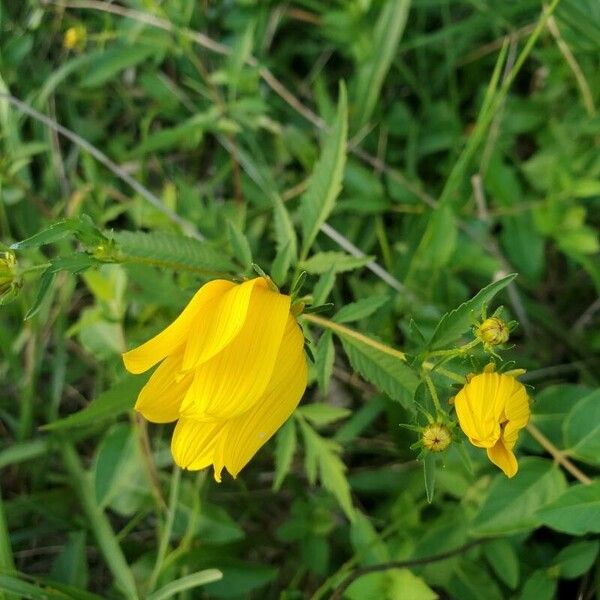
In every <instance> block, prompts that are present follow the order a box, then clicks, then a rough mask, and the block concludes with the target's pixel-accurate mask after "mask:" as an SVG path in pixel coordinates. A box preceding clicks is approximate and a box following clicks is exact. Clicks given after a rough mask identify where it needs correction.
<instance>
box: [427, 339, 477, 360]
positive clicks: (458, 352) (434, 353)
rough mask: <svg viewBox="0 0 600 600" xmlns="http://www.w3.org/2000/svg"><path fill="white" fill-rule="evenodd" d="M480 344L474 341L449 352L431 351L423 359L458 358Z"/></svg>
mask: <svg viewBox="0 0 600 600" xmlns="http://www.w3.org/2000/svg"><path fill="white" fill-rule="evenodd" d="M480 343H481V340H479V339H475V340H473V341H471V342H469V343H468V344H465V345H464V346H459V347H458V348H450V349H449V350H433V351H432V352H428V353H427V354H426V356H425V358H430V357H432V356H444V357H446V358H452V357H454V356H460V355H461V354H464V353H465V352H467V350H471V348H475V346H478V345H479V344H480Z"/></svg>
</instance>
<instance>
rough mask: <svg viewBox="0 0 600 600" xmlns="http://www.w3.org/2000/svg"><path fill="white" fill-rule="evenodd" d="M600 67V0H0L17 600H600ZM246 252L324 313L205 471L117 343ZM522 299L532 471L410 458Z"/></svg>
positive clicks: (4, 547) (2, 293) (481, 461)
mask: <svg viewBox="0 0 600 600" xmlns="http://www.w3.org/2000/svg"><path fill="white" fill-rule="evenodd" d="M71 28H72V32H71V33H70V34H69V36H71V37H72V38H73V36H75V38H77V39H76V40H75V44H74V45H73V44H71V46H72V47H70V48H67V47H66V46H65V40H66V38H65V34H66V32H67V31H68V30H70V29H71ZM599 51H600V8H599V5H598V3H597V2H596V1H595V0H554V1H552V2H548V3H547V4H546V6H545V8H544V6H543V5H542V3H541V2H539V1H538V0H521V1H519V2H494V1H492V0H414V1H413V2H410V0H407V1H404V0H398V1H396V0H381V1H379V0H378V1H375V0H335V1H333V2H316V1H314V0H297V1H295V2H283V1H277V0H269V1H264V2H263V1H256V0H243V1H242V0H238V1H231V2H210V1H209V0H202V1H201V2H198V1H196V0H162V1H158V0H144V1H142V0H127V1H123V2H121V3H120V4H117V3H106V2H94V1H88V0H77V1H75V0H69V1H64V2H63V1H62V0H56V1H54V0H48V1H41V0H28V1H27V2H12V1H10V0H0V259H2V261H3V262H2V263H1V264H0V384H1V385H0V432H1V434H2V435H1V436H0V469H1V494H0V498H1V499H0V598H7V599H10V598H34V599H37V598H52V599H54V598H81V599H93V598H115V599H116V598H129V599H133V598H140V599H141V598H149V599H154V600H158V599H161V600H162V599H166V598H171V597H172V598H180V599H192V598H256V599H263V598H266V599H271V598H273V599H276V598H281V599H286V600H293V599H296V598H298V599H299V598H313V599H315V600H316V599H317V598H328V597H331V596H332V595H333V597H342V595H343V597H345V598H350V599H354V598H355V599H363V598H383V599H386V598H387V599H390V600H392V599H404V598H410V599H411V600H421V599H423V600H424V599H428V598H435V597H436V595H437V596H438V597H442V598H451V599H453V600H459V599H460V600H471V599H472V600H478V599H479V598H483V597H485V598H491V599H496V598H497V599H502V598H517V597H518V598H522V599H524V600H544V599H548V600H551V599H552V598H571V597H573V598H575V597H578V598H585V599H592V598H597V599H600V594H599V593H598V591H597V590H598V589H600V579H599V576H598V573H599V572H600V571H599V569H598V564H599V563H598V540H597V536H598V534H599V533H600V531H599V530H598V523H599V522H600V506H599V504H598V494H597V492H598V485H599V484H598V474H599V472H600V447H599V446H598V442H597V439H598V433H599V432H598V422H599V415H598V409H597V406H598V402H597V398H598V392H597V388H598V379H599V377H598V372H599V369H598V367H599V365H600V357H599V353H600V334H599V331H600V329H599V327H598V325H599V323H600V301H599V300H598V297H599V295H600V294H599V292H600V253H599V250H600V244H599V241H598V231H599V226H600V113H599V112H598V110H599V107H600V77H599V75H598V74H599V73H600V59H599V56H600V53H599ZM15 244H16V245H15ZM11 245H14V246H13V250H11V251H10V252H12V253H14V256H15V257H16V261H17V264H16V266H14V267H13V266H12V265H9V264H8V262H7V256H9V255H5V254H4V252H9V247H10V246H11ZM10 256H12V254H11V255H10ZM253 264H255V265H258V267H259V268H260V269H263V270H264V271H265V272H266V273H269V274H270V275H271V276H272V277H273V279H274V280H275V281H276V282H277V283H278V284H279V285H280V286H281V287H282V289H283V290H284V291H289V290H290V287H291V286H292V285H293V282H294V279H295V278H296V277H297V276H298V275H299V274H300V273H301V272H302V271H305V272H306V273H307V277H306V282H305V285H304V288H303V293H306V294H312V295H313V298H314V300H315V303H316V304H324V303H333V305H334V306H333V308H332V309H330V311H329V313H325V315H324V316H323V315H320V316H319V317H311V316H310V315H307V316H306V317H305V319H304V324H305V330H306V335H307V337H308V338H309V339H310V340H311V343H310V348H311V349H312V353H313V354H314V357H315V362H314V364H312V363H311V374H310V384H309V387H308V389H307V391H306V393H305V395H304V399H303V403H302V404H301V408H300V409H298V411H297V412H296V414H295V415H294V417H293V418H292V419H290V421H289V422H288V423H287V424H286V425H285V426H284V427H283V428H282V429H281V430H280V433H279V434H278V435H277V437H276V438H275V439H274V440H273V441H271V442H269V443H268V444H267V445H266V446H265V447H264V448H263V449H262V450H261V451H260V452H259V453H258V455H257V456H256V457H255V458H254V459H253V461H252V462H251V463H250V464H249V465H248V467H247V468H245V469H244V470H243V471H242V472H241V474H240V475H239V477H238V478H237V479H236V480H235V481H234V480H232V479H231V478H228V477H225V478H224V482H223V483H222V484H216V483H214V482H213V481H212V477H211V476H210V475H209V474H208V473H206V472H201V473H198V474H194V473H190V472H180V471H179V470H177V469H176V468H175V469H173V466H172V461H171V455H170V451H169V442H170V435H171V430H172V426H171V425H152V424H147V423H145V422H144V421H143V419H141V418H140V417H139V416H137V415H136V414H135V413H134V412H133V411H132V406H133V402H134V400H135V397H136V395H137V392H138V390H139V389H140V387H141V385H143V381H142V380H140V378H133V377H131V376H127V375H125V372H124V367H123V365H122V361H121V359H120V354H121V353H122V352H123V351H125V350H126V349H129V348H132V347H134V346H135V345H137V344H138V343H140V342H142V341H144V340H145V339H147V338H148V337H150V336H151V335H153V334H154V333H156V332H158V331H159V330H160V329H161V328H163V327H164V326H165V325H167V324H168V323H169V322H170V321H171V320H172V319H173V318H174V317H175V316H176V315H177V314H178V313H179V312H180V311H181V309H182V308H183V306H184V305H185V303H186V302H187V300H188V299H189V298H190V297H191V295H192V294H193V292H194V291H195V290H196V289H197V288H198V287H199V285H201V284H202V283H204V282H205V281H207V280H209V279H210V278H213V277H217V276H226V277H233V276H236V277H237V276H254V274H255V271H254V270H253V269H254V267H253V266H252V265H253ZM511 273H517V274H518V276H517V277H516V278H514V279H512V278H510V277H506V276H507V275H509V274H511ZM503 277H505V279H504V280H502V278H503ZM493 282H496V283H493ZM480 290H482V291H481V292H480ZM478 292H480V293H479V295H477V294H478ZM465 302H467V304H464V303H465ZM500 305H503V307H504V308H503V312H502V314H503V316H504V317H505V318H506V319H507V320H511V319H514V320H515V321H517V322H518V324H519V325H518V327H517V328H516V329H515V330H514V331H513V332H512V333H511V339H510V343H509V344H508V346H507V347H506V348H503V349H501V350H498V352H499V354H500V357H501V359H500V360H498V359H496V360H497V362H498V363H499V364H500V363H501V362H502V363H503V364H504V365H505V368H512V367H511V365H513V364H514V366H516V367H519V368H524V369H527V373H526V374H525V375H524V376H523V377H522V381H523V382H524V383H526V384H527V385H528V386H529V391H530V394H531V396H532V398H533V400H534V402H533V405H532V411H533V417H532V425H533V426H532V427H531V428H530V430H529V431H526V432H523V433H522V435H521V438H520V441H519V446H518V452H517V454H518V456H519V460H520V472H519V474H518V475H517V476H516V477H515V478H514V479H511V480H508V479H505V478H504V476H503V475H502V474H500V473H499V472H498V471H497V470H496V469H495V468H494V467H493V466H492V465H490V464H489V462H487V460H486V459H485V453H484V452H483V451H479V450H477V449H475V448H473V447H471V446H470V445H468V444H467V443H462V444H460V443H458V442H456V443H453V444H452V446H451V448H450V450H449V451H448V452H447V453H445V454H444V455H443V456H442V458H440V459H439V460H438V459H432V458H431V457H426V458H425V460H423V461H421V460H418V450H417V451H414V450H411V448H410V446H411V445H412V444H414V443H415V442H416V441H417V440H418V435H417V434H416V433H415V432H414V431H413V430H411V429H410V428H408V429H407V428H402V427H400V426H399V425H400V424H410V425H411V426H416V427H419V426H421V425H422V424H423V420H424V416H423V411H421V410H417V408H416V407H417V406H421V407H422V408H423V409H425V410H433V408H434V406H433V398H435V396H436V395H437V396H439V401H440V403H441V406H442V409H443V410H444V411H447V412H448V414H449V415H450V418H452V409H451V407H450V405H449V404H448V400H449V399H450V398H451V396H453V395H454V394H455V393H456V387H454V386H455V385H456V384H459V383H460V382H461V381H462V379H463V377H464V375H465V374H466V373H468V372H471V371H477V370H480V369H481V368H483V366H484V365H485V364H486V363H487V362H488V361H489V360H490V355H489V354H485V353H484V352H483V351H482V349H481V348H480V347H477V348H475V349H474V350H473V351H470V350H469V351H465V352H464V353H463V354H457V353H454V352H453V350H454V349H455V348H456V347H457V346H459V345H464V344H468V343H469V342H470V341H471V340H472V339H473V338H472V334H471V331H470V327H471V325H472V324H473V323H474V322H475V321H476V320H477V319H479V318H480V317H481V314H482V310H487V313H488V314H491V313H492V312H493V311H494V310H495V309H496V308H497V307H498V306H500ZM459 307H460V308H459ZM457 308H458V310H455V309H457ZM451 311H455V312H451ZM447 313H449V314H447ZM444 315H446V316H445V317H444ZM323 318H325V319H327V320H326V321H323V320H322V319H323ZM392 349H393V350H392ZM449 351H450V352H449ZM403 353H404V354H403ZM441 358H444V359H448V360H447V361H445V362H444V364H443V365H439V366H438V367H437V368H434V369H433V372H432V374H431V377H429V376H428V375H427V373H429V371H430V370H431V368H432V367H433V366H434V363H435V360H439V359H441ZM513 361H514V362H513ZM432 387H433V390H434V391H433V398H432V393H431V389H432ZM436 400H438V398H436ZM457 438H458V439H464V436H462V434H460V432H458V431H457ZM423 465H425V467H424V466H423ZM590 484H591V485H590ZM428 500H431V502H428ZM488 536H493V539H492V540H490V539H487V538H488ZM465 544H468V545H469V547H468V548H467V547H465ZM446 553H448V556H446ZM393 561H400V563H399V564H394V563H393ZM388 563H391V564H388ZM377 565H380V566H377ZM400 567H404V568H400ZM335 590H337V591H335Z"/></svg>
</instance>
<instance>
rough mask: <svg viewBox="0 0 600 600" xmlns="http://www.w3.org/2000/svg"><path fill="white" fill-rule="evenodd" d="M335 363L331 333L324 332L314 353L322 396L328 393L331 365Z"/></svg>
mask: <svg viewBox="0 0 600 600" xmlns="http://www.w3.org/2000/svg"><path fill="white" fill-rule="evenodd" d="M334 361H335V347H334V345H333V338H332V333H331V331H324V332H323V335H321V337H320V338H319V342H318V343H317V350H316V352H315V371H316V372H317V381H318V382H319V387H320V388H321V391H322V392H323V395H327V392H328V391H329V383H330V381H331V373H332V371H333V363H334Z"/></svg>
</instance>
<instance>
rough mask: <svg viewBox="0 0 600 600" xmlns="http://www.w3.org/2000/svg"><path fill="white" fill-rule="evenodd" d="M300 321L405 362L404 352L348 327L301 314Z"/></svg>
mask: <svg viewBox="0 0 600 600" xmlns="http://www.w3.org/2000/svg"><path fill="white" fill-rule="evenodd" d="M302 319H304V320H305V321H309V322H310V323H314V324H315V325H319V326H320V327H323V328H324V329H331V331H334V332H336V333H338V334H341V335H345V336H347V337H351V338H354V339H355V340H359V341H360V342H362V343H363V344H366V345H367V346H371V348H375V349H377V350H380V351H381V352H385V353H386V354H389V355H390V356H394V357H396V358H399V359H400V360H404V361H405V360H406V354H404V352H401V351H400V350H396V349H395V348H392V347H391V346H387V345H386V344H383V343H381V342H378V341H377V340H374V339H373V338H370V337H368V336H366V335H364V334H362V333H359V332H358V331H355V330H354V329H350V327H346V326H344V325H340V324H339V323H334V322H333V321H330V320H329V319H324V318H323V317H317V316H316V315H312V314H308V315H307V314H303V315H302Z"/></svg>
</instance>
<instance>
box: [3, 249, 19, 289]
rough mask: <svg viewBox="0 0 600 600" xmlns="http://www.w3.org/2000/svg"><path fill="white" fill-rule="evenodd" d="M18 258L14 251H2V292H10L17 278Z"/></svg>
mask: <svg viewBox="0 0 600 600" xmlns="http://www.w3.org/2000/svg"><path fill="white" fill-rule="evenodd" d="M16 266H17V260H16V258H15V255H14V254H13V253H12V252H0V294H4V293H6V292H8V291H9V290H10V289H11V288H12V286H13V284H14V283H15V281H16V279H17V274H16Z"/></svg>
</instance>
